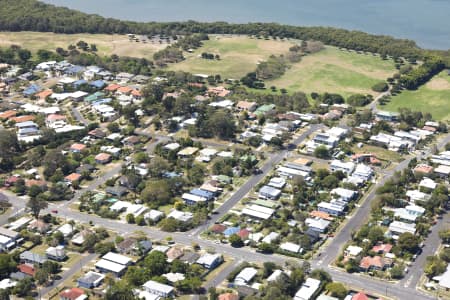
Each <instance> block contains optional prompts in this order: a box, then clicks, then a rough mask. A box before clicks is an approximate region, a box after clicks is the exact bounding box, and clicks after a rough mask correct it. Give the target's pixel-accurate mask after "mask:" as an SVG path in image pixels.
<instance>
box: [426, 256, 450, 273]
mask: <svg viewBox="0 0 450 300" xmlns="http://www.w3.org/2000/svg"><path fill="white" fill-rule="evenodd" d="M446 269H447V263H446V262H445V261H443V260H441V259H439V257H437V256H428V257H427V262H426V264H425V268H424V272H425V274H426V275H427V276H428V278H433V277H434V276H437V275H440V274H442V273H444V272H445V270H446Z"/></svg>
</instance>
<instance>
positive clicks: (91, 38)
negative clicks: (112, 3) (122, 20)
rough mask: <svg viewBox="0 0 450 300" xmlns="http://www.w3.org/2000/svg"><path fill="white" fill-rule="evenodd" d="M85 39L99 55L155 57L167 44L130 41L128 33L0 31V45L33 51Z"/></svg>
mask: <svg viewBox="0 0 450 300" xmlns="http://www.w3.org/2000/svg"><path fill="white" fill-rule="evenodd" d="M80 40H83V41H85V42H86V43H88V44H95V45H97V49H98V51H97V53H98V54H99V55H111V54H117V55H119V56H132V57H144V58H147V59H153V53H155V52H157V51H158V50H160V49H163V48H165V47H166V46H167V44H159V43H145V44H144V43H142V42H130V41H129V39H128V37H127V36H126V35H117V34H114V35H108V34H84V33H83V34H55V33H50V32H27V31H23V32H0V47H5V46H6V47H8V46H10V45H19V46H22V47H23V48H25V49H28V50H30V51H32V52H36V51H37V50H39V49H46V50H52V51H54V50H55V49H56V48H57V47H61V48H64V49H67V46H69V45H70V44H73V45H75V44H76V43H77V42H78V41H80Z"/></svg>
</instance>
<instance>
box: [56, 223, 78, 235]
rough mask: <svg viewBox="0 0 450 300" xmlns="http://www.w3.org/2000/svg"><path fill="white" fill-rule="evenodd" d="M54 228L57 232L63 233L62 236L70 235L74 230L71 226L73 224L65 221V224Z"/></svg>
mask: <svg viewBox="0 0 450 300" xmlns="http://www.w3.org/2000/svg"><path fill="white" fill-rule="evenodd" d="M56 230H57V231H59V232H61V233H62V234H63V235H64V237H65V238H66V237H68V236H71V235H72V233H73V231H74V227H73V225H71V224H69V223H66V224H64V225H62V226H60V227H59V228H58V229H56Z"/></svg>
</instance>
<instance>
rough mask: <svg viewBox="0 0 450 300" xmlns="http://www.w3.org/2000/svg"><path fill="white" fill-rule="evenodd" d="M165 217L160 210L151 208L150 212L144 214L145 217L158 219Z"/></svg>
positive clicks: (153, 219)
mask: <svg viewBox="0 0 450 300" xmlns="http://www.w3.org/2000/svg"><path fill="white" fill-rule="evenodd" d="M163 217H164V213H163V212H162V211H159V210H155V209H151V210H150V211H149V212H147V213H145V214H144V219H147V220H152V221H158V220H160V219H162V218H163Z"/></svg>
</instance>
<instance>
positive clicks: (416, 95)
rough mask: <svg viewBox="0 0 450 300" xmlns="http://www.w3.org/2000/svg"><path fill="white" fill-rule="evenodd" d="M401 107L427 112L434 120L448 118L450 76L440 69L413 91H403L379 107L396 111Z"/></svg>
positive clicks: (449, 115) (449, 117)
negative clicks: (439, 71)
mask: <svg viewBox="0 0 450 300" xmlns="http://www.w3.org/2000/svg"><path fill="white" fill-rule="evenodd" d="M401 107H407V108H410V109H411V110H415V111H421V112H429V113H431V115H432V116H433V118H434V119H436V120H445V121H449V120H450V76H449V75H448V72H447V71H442V72H441V73H439V74H438V75H436V76H435V77H433V78H432V79H431V80H430V81H429V82H428V83H426V84H425V85H423V86H421V87H420V88H419V89H417V90H415V91H403V92H402V93H401V94H399V95H397V96H394V97H392V98H391V101H390V102H389V103H387V104H386V105H384V106H380V105H379V106H378V108H379V109H382V110H389V111H396V110H398V109H399V108H401Z"/></svg>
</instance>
